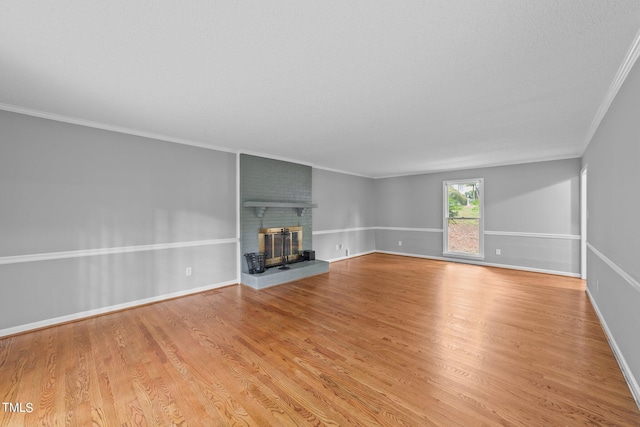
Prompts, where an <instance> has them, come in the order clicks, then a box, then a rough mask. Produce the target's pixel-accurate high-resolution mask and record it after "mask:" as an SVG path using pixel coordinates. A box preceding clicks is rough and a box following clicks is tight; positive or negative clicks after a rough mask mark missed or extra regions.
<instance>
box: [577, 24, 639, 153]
mask: <svg viewBox="0 0 640 427" xmlns="http://www.w3.org/2000/svg"><path fill="white" fill-rule="evenodd" d="M638 56H640V30H638V32H637V33H636V36H635V37H634V39H633V42H632V43H631V47H630V48H629V50H628V51H627V55H626V56H625V57H624V60H623V61H622V64H621V65H620V68H618V72H617V73H616V75H615V77H614V78H613V82H611V86H609V91H608V92H607V94H606V95H605V97H604V99H603V100H602V103H601V104H600V108H598V111H597V112H596V115H595V117H594V118H593V121H592V122H591V126H590V127H589V131H588V132H587V135H586V137H585V139H584V141H583V143H582V152H581V154H580V155H581V156H584V153H585V151H587V148H589V144H590V143H591V140H592V139H593V136H594V135H595V134H596V132H597V130H598V127H600V123H601V122H602V119H604V116H605V115H606V114H607V111H609V107H611V103H613V100H614V98H615V97H616V95H617V94H618V91H619V90H620V88H621V87H622V84H623V83H624V81H625V80H626V79H627V76H628V75H629V72H630V71H631V69H632V68H633V65H634V64H635V62H636V60H637V59H638Z"/></svg>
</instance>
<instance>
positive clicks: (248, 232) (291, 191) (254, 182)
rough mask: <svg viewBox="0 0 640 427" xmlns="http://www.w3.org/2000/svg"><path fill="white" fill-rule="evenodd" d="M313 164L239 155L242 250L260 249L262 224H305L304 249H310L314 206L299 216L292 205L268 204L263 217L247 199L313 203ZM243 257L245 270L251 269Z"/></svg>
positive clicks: (300, 225) (279, 225)
mask: <svg viewBox="0 0 640 427" xmlns="http://www.w3.org/2000/svg"><path fill="white" fill-rule="evenodd" d="M311 179H312V176H311V167H310V166H305V165H300V164H297V163H290V162H284V161H280V160H273V159H266V158H263V157H257V156H250V155H247V154H241V155H240V236H241V237H240V240H241V247H242V253H243V254H245V253H248V252H257V251H258V232H259V230H260V228H271V227H291V226H298V227H302V242H303V249H311V248H312V245H313V243H312V242H313V235H312V229H311V223H312V220H313V219H312V218H313V214H314V212H313V211H314V209H309V210H308V211H307V212H306V213H305V214H304V216H299V215H298V212H297V210H296V209H293V208H267V210H266V211H265V213H264V216H263V217H262V218H260V217H258V216H257V215H256V210H255V208H245V207H242V204H243V203H244V202H246V201H266V202H294V203H298V202H303V203H311V201H312V200H311ZM248 270H249V269H248V267H247V263H246V262H244V259H243V260H242V271H244V272H245V273H247V272H248Z"/></svg>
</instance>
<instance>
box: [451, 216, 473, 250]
mask: <svg viewBox="0 0 640 427" xmlns="http://www.w3.org/2000/svg"><path fill="white" fill-rule="evenodd" d="M479 221H480V220H479V219H456V218H450V219H449V224H448V225H449V232H448V239H449V240H448V249H449V252H458V253H463V254H470V255H478V254H480V227H479V225H480V224H479Z"/></svg>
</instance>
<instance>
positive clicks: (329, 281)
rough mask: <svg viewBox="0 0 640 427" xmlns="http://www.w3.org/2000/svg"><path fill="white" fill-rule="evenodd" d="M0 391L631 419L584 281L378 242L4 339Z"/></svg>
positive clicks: (58, 405) (299, 417)
mask: <svg viewBox="0 0 640 427" xmlns="http://www.w3.org/2000/svg"><path fill="white" fill-rule="evenodd" d="M0 398H1V399H2V402H8V403H14V404H16V403H20V404H21V409H22V410H24V411H27V408H28V407H27V406H26V405H27V403H29V404H31V406H32V408H33V411H32V412H10V411H7V410H6V409H8V408H6V407H5V410H3V408H2V407H0V426H22V425H26V426H31V425H34V426H35V425H48V426H49V425H50V426H54V425H55V426H67V425H69V426H89V425H92V423H93V425H96V426H114V425H122V426H156V425H157V426H168V425H179V426H187V425H190V426H212V425H255V426H267V425H275V426H285V425H340V426H348V425H361V426H375V425H388V426H399V425H405V426H424V425H446V426H452V425H462V426H473V425H523V426H534V425H584V424H595V425H635V426H637V425H640V412H639V411H638V407H637V406H636V404H635V402H634V400H633V399H632V397H631V394H630V391H629V389H628V387H627V385H626V383H625V382H624V379H623V377H622V374H621V372H620V369H619V367H618V365H617V363H616V361H615V359H614V357H613V354H612V352H611V349H610V348H609V346H608V344H607V341H606V338H605V335H604V333H603V331H602V329H601V327H600V324H599V322H598V319H597V317H596V315H595V313H594V311H593V309H592V307H591V305H590V302H589V300H588V297H587V295H586V294H585V292H584V282H583V281H581V280H578V279H572V278H565V277H560V276H551V275H544V274H537V273H527V272H521V271H514V270H505V269H497V268H490V267H479V266H471V265H464V264H454V263H446V262H440V261H430V260H423V259H414V258H406V257H399V256H392V255H383V254H373V255H367V256H363V257H360V258H354V259H351V260H347V261H342V262H338V263H334V264H332V265H331V271H330V273H329V274H325V275H322V276H316V277H312V278H309V279H305V280H302V281H299V282H295V283H291V284H286V285H281V286H278V287H274V288H270V289H266V290H262V291H255V290H253V289H251V288H248V287H245V286H239V285H238V286H230V287H226V288H221V289H216V290H213V291H209V292H205V293H201V294H197V295H192V296H188V297H184V298H180V299H175V300H171V301H165V302H161V303H157V304H152V305H148V306H144V307H139V308H135V309H131V310H126V311H122V312H118V313H112V314H108V315H104V316H100V317H95V318H91V319H87V320H83V321H78V322H75V323H70V324H67V325H62V326H57V327H52V328H48V329H43V330H40V331H36V332H31V333H26V334H22V335H17V336H13V337H8V338H5V339H2V340H0ZM13 409H17V407H15V406H14V408H13Z"/></svg>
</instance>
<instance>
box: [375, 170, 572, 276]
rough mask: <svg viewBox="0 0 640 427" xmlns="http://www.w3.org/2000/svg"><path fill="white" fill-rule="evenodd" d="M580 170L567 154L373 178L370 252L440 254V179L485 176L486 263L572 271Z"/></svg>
mask: <svg viewBox="0 0 640 427" xmlns="http://www.w3.org/2000/svg"><path fill="white" fill-rule="evenodd" d="M579 175H580V160H579V159H571V160H559V161H550V162H539V163H528V164H521V165H511V166H500V167H492V168H481V169H471V170H464V171H451V172H442V173H432V174H423V175H414V176H405V177H398V178H385V179H379V180H376V181H375V194H376V205H375V211H376V213H377V217H376V223H377V226H378V230H377V231H376V238H375V241H376V249H377V250H380V251H388V252H397V253H404V254H412V255H421V256H428V257H442V238H443V233H442V228H443V208H442V198H443V196H442V191H443V189H442V183H443V181H447V180H456V179H469V178H484V189H485V193H484V207H485V210H484V217H485V223H484V229H485V233H486V234H485V259H484V262H486V263H489V264H497V265H504V266H512V267H522V268H528V269H533V270H542V271H549V272H557V273H563V274H573V275H575V274H578V273H579V270H580V242H579V237H578V236H579V234H580V212H579V202H580V194H579V189H580V182H579ZM407 229H408V230H407ZM399 241H402V246H399V245H398V242H399ZM496 249H501V253H502V254H501V255H496V253H495V250H496Z"/></svg>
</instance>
